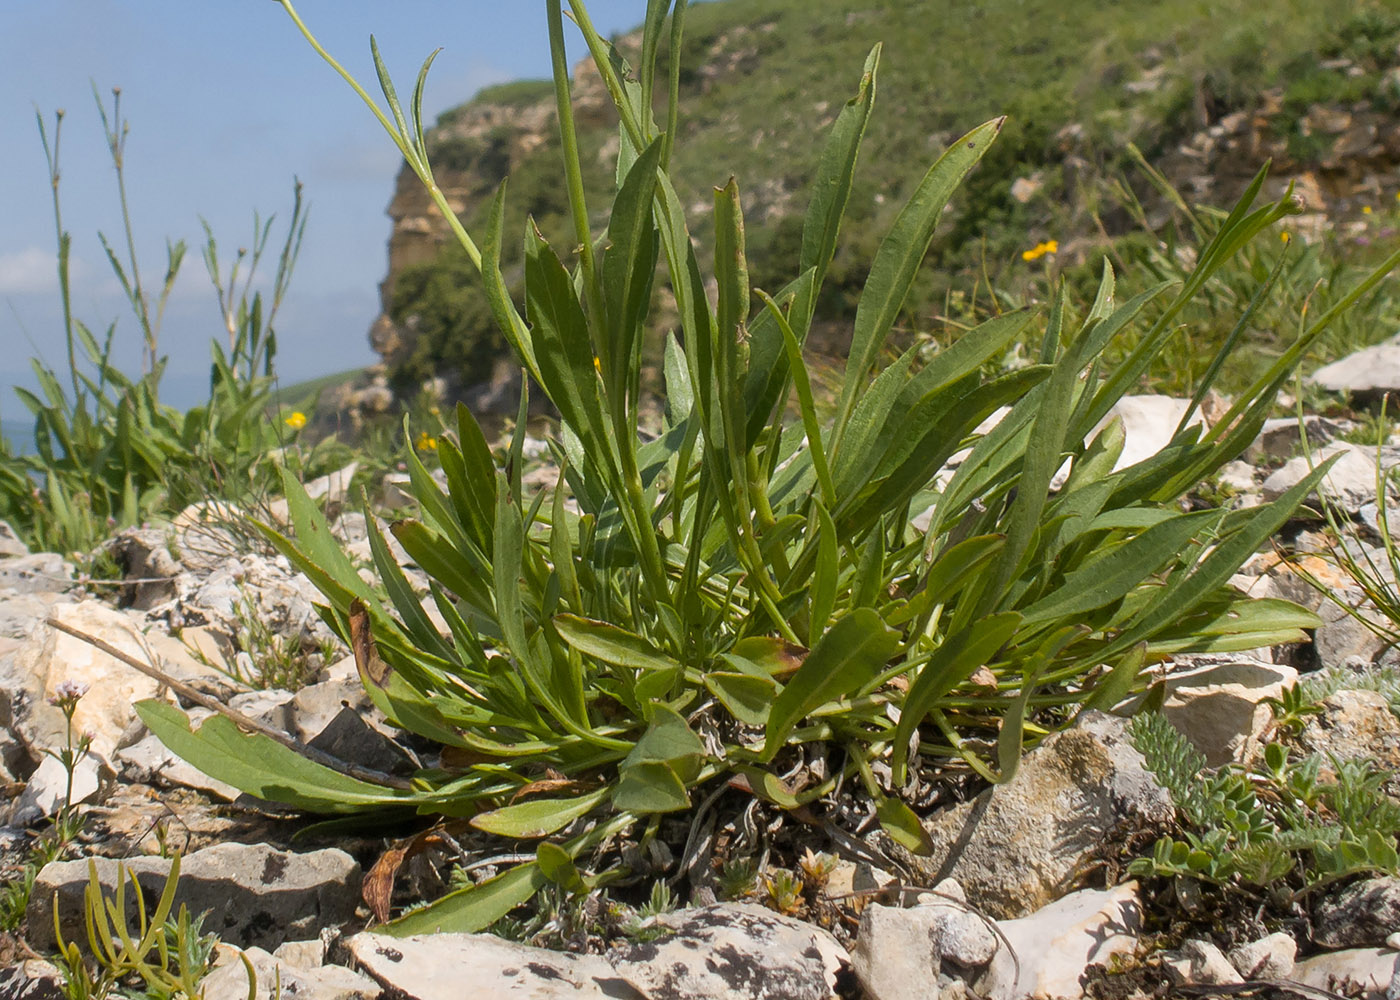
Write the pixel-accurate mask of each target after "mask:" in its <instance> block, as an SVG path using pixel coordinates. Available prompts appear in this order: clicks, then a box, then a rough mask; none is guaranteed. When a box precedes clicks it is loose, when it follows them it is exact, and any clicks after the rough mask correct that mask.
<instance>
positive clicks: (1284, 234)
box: [1278, 229, 1293, 243]
mask: <svg viewBox="0 0 1400 1000" xmlns="http://www.w3.org/2000/svg"><path fill="white" fill-rule="evenodd" d="M1278 238H1279V239H1281V240H1283V242H1285V243H1287V242H1288V241H1289V240H1291V239H1292V238H1293V236H1292V234H1291V233H1289V231H1288V230H1287V229H1285V230H1284V231H1283V232H1281V233H1279V234H1278Z"/></svg>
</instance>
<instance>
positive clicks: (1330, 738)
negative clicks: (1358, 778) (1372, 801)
mask: <svg viewBox="0 0 1400 1000" xmlns="http://www.w3.org/2000/svg"><path fill="white" fill-rule="evenodd" d="M1298 744H1299V746H1300V747H1301V748H1302V749H1304V750H1306V751H1308V752H1311V753H1320V754H1323V755H1324V756H1326V755H1329V754H1330V755H1332V756H1334V757H1336V758H1337V759H1338V760H1355V759H1358V758H1361V757H1371V758H1374V759H1375V761H1376V762H1377V763H1378V764H1380V766H1381V767H1382V768H1385V769H1386V770H1389V771H1392V772H1393V771H1397V770H1400V720H1397V719H1396V718H1395V715H1394V714H1393V713H1392V712H1391V711H1390V705H1389V703H1388V702H1387V701H1386V700H1385V697H1384V696H1383V695H1381V694H1380V693H1379V692H1377V691H1351V690H1342V691H1338V692H1336V693H1335V694H1330V695H1328V696H1327V697H1326V698H1323V699H1322V713H1321V714H1320V715H1315V716H1312V717H1310V718H1309V719H1308V721H1307V723H1306V724H1305V725H1304V727H1303V731H1302V733H1300V734H1299V736H1298ZM1396 785H1397V776H1395V775H1392V777H1391V780H1390V781H1388V782H1387V784H1386V786H1385V787H1386V788H1387V790H1388V791H1390V793H1391V794H1392V795H1394V794H1396V792H1397V791H1400V788H1397V787H1396Z"/></svg>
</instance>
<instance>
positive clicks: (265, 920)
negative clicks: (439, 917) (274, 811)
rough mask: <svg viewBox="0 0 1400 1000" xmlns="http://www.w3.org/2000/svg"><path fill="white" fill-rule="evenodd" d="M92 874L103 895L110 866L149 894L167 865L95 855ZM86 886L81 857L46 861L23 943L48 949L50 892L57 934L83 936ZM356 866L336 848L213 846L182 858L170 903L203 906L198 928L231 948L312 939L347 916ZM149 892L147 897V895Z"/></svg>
mask: <svg viewBox="0 0 1400 1000" xmlns="http://www.w3.org/2000/svg"><path fill="white" fill-rule="evenodd" d="M95 863H96V865H97V874H98V879H99V880H100V881H101V883H102V885H103V887H104V889H105V890H106V892H107V894H108V895H111V893H112V892H113V891H114V890H115V888H116V882H117V873H118V868H119V866H120V867H125V868H127V869H129V870H130V871H131V872H132V873H133V874H134V875H135V876H136V879H137V882H138V883H139V884H140V886H141V890H142V892H143V893H145V894H147V896H148V898H151V899H155V898H158V897H159V895H160V892H161V890H162V889H163V888H164V887H165V880H166V877H167V875H169V872H170V862H169V861H168V860H166V859H164V858H156V857H142V858H133V859H131V860H130V861H123V862H117V861H114V860H112V859H109V858H100V859H97V860H96V862H95ZM87 884H88V863H87V862H86V861H63V862H55V863H53V864H50V865H46V866H45V867H44V869H43V870H42V871H41V872H40V873H39V876H38V878H37V879H36V880H35V883H34V891H33V893H32V894H31V895H30V899H29V909H28V911H27V918H28V922H29V932H30V935H31V943H32V944H33V945H34V946H35V947H36V948H38V949H40V950H42V949H46V948H50V947H52V946H53V943H54V942H53V926H54V923H53V908H54V905H55V894H56V895H57V906H58V909H59V914H60V917H61V927H62V931H63V935H64V937H65V938H67V939H69V940H74V939H75V938H76V936H77V935H79V934H81V933H83V930H82V922H83V892H84V890H85V889H86V887H87ZM130 889H131V887H130V882H129V880H128V883H127V893H126V897H127V900H128V905H129V907H130V911H129V914H130V919H132V920H133V921H134V914H135V912H136V909H135V907H136V903H135V898H134V897H135V894H134V893H133V892H131V891H130ZM359 889H360V866H359V865H358V864H356V863H355V861H354V859H353V858H351V857H350V855H348V854H346V853H345V852H344V851H338V850H322V851H313V852H311V853H308V854H294V853H290V852H286V851H278V850H275V849H273V848H271V847H269V846H267V845H266V844H253V845H249V844H233V843H227V844H217V845H215V846H213V847H208V848H205V849H204V850H202V851H197V852H195V853H194V854H191V855H190V856H189V857H187V858H185V859H184V860H183V862H182V863H181V866H180V887H179V890H178V891H177V892H176V896H175V906H176V908H177V909H178V908H179V906H180V904H181V903H184V904H185V905H187V906H188V907H189V909H190V912H191V913H203V912H204V911H206V910H207V911H209V916H208V917H207V918H206V919H205V921H204V929H205V930H206V931H209V932H212V933H215V934H218V935H219V937H220V938H221V939H222V940H223V941H224V942H225V943H227V944H233V945H236V946H238V947H252V946H257V947H261V948H275V947H277V945H279V944H281V943H282V942H283V941H286V940H295V939H297V938H312V937H316V936H317V934H319V933H320V931H321V928H323V927H333V926H338V925H340V924H342V923H344V922H345V921H347V920H349V919H350V918H351V917H352V916H353V915H354V913H355V907H356V906H357V904H358V902H359ZM152 893H154V895H151V894H152Z"/></svg>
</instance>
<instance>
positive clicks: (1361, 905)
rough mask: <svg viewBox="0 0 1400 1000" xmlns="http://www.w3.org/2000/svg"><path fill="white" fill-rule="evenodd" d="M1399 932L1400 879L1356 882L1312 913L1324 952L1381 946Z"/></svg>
mask: <svg viewBox="0 0 1400 1000" xmlns="http://www.w3.org/2000/svg"><path fill="white" fill-rule="evenodd" d="M1397 931H1400V878H1395V877H1394V876H1386V877H1382V878H1370V879H1366V880H1364V881H1362V882H1353V883H1352V884H1351V885H1349V886H1347V887H1346V888H1344V889H1340V890H1338V891H1337V892H1335V893H1329V894H1327V895H1326V896H1323V897H1322V898H1321V899H1320V900H1318V902H1317V906H1316V907H1315V908H1314V910H1313V940H1314V941H1316V942H1317V943H1318V944H1320V945H1321V946H1322V947H1324V948H1355V947H1361V946H1365V945H1375V946H1380V945H1382V944H1384V943H1385V941H1386V939H1387V938H1388V937H1389V936H1390V935H1392V934H1394V933H1396V932H1397Z"/></svg>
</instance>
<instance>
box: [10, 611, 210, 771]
mask: <svg viewBox="0 0 1400 1000" xmlns="http://www.w3.org/2000/svg"><path fill="white" fill-rule="evenodd" d="M51 617H53V618H54V619H56V620H58V621H61V622H62V623H64V624H65V625H68V626H69V627H71V628H74V629H76V630H78V631H80V632H83V633H85V634H87V635H91V636H94V637H96V638H98V639H102V640H104V641H106V642H107V643H108V644H109V645H112V646H115V647H116V648H117V649H119V650H121V651H122V652H124V653H126V654H127V655H128V656H131V657H134V658H135V659H137V660H139V661H141V662H143V663H150V662H151V661H152V660H153V659H154V660H155V661H156V662H157V663H158V664H159V666H160V667H161V668H162V669H163V670H165V671H166V672H167V673H170V674H173V675H175V676H177V677H181V678H189V677H195V676H201V675H204V674H207V673H209V672H210V668H208V667H207V666H205V665H203V664H201V663H198V662H196V661H195V660H194V659H193V658H192V657H191V656H190V655H189V651H188V650H186V649H185V647H184V645H183V644H182V643H180V642H179V641H178V640H176V639H172V638H171V637H170V636H168V635H166V634H164V633H158V632H152V633H150V634H146V633H143V632H141V630H140V629H139V628H138V627H137V624H136V622H135V620H134V619H133V618H132V617H131V616H129V615H126V614H123V613H122V612H120V611H115V610H113V609H112V608H109V607H107V606H106V605H105V604H102V603H101V602H99V601H93V600H88V601H82V602H81V603H78V604H58V605H55V606H54V607H53V608H52V610H51ZM13 670H14V676H15V677H16V678H18V679H19V682H20V685H21V686H22V690H20V691H18V692H12V704H13V705H14V715H15V718H14V731H15V734H16V735H17V736H19V737H20V739H21V740H23V741H24V743H25V744H26V745H27V746H29V747H30V748H31V750H33V751H38V750H42V749H45V748H48V749H53V748H56V747H59V746H61V745H62V744H63V741H64V739H65V738H66V737H65V732H66V722H65V720H64V716H63V713H62V712H61V711H60V710H59V709H58V708H57V707H56V706H55V705H53V704H52V703H51V700H52V699H53V698H54V697H55V696H56V694H57V692H58V689H59V687H60V685H63V684H65V683H72V684H77V685H80V686H81V687H83V688H85V693H84V694H83V696H82V697H81V698H80V699H79V700H78V705H77V709H76V710H75V712H74V713H73V728H74V729H75V730H76V731H77V732H84V733H90V734H91V735H92V749H93V750H94V751H95V752H96V753H98V754H99V755H101V756H102V757H104V758H107V759H110V758H111V756H112V752H113V750H115V748H116V746H117V744H118V742H119V740H120V739H121V736H122V734H123V733H124V732H125V731H126V728H127V727H128V726H129V725H131V723H132V722H133V721H134V720H135V718H136V712H135V709H134V708H132V706H133V705H134V704H135V703H136V702H138V701H142V700H144V699H147V698H159V697H163V696H165V691H164V689H163V687H162V685H161V684H160V683H159V682H157V681H156V680H154V679H152V678H151V677H148V676H147V675H146V674H144V673H141V672H140V671H138V670H136V669H135V668H133V667H130V666H128V665H127V664H125V663H123V662H122V661H120V660H118V659H116V658H115V657H113V656H109V655H108V654H107V653H104V652H102V651H101V650H99V649H97V648H96V647H95V646H93V645H91V644H90V643H87V642H85V641H83V640H82V639H78V638H75V637H74V636H71V635H68V634H66V633H63V632H60V631H58V630H57V629H54V628H47V627H43V628H40V629H38V630H36V631H35V632H34V634H33V635H32V636H31V637H30V638H29V639H28V640H27V641H26V642H25V643H24V645H23V646H22V647H21V648H20V649H18V650H17V651H16V652H15V653H14V664H13Z"/></svg>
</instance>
